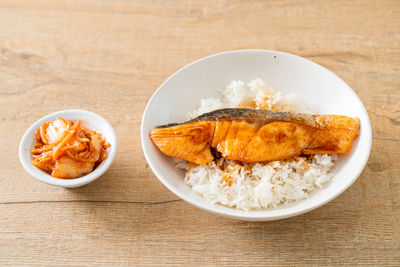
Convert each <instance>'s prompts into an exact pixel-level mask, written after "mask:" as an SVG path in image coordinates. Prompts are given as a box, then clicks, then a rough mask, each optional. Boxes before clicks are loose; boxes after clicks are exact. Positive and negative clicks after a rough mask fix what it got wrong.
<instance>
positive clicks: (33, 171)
mask: <svg viewBox="0 0 400 267" xmlns="http://www.w3.org/2000/svg"><path fill="white" fill-rule="evenodd" d="M57 117H61V118H63V119H66V120H72V121H76V120H81V121H82V126H84V127H86V128H88V129H91V130H97V131H98V132H99V133H101V134H103V136H104V137H105V138H106V140H107V142H108V143H110V145H111V146H110V147H109V148H108V149H107V154H108V157H107V159H106V160H105V161H103V162H102V163H101V164H100V165H99V166H97V168H96V169H95V170H94V171H92V172H91V173H89V174H88V175H85V176H82V177H80V178H75V179H57V178H53V177H51V176H50V175H49V174H47V173H45V172H43V171H42V170H40V169H38V168H36V167H35V166H33V165H32V164H31V161H32V160H33V157H32V155H31V150H32V149H33V146H34V145H35V143H36V138H35V131H36V129H37V128H39V127H40V126H41V125H42V123H43V122H50V121H54V120H55V119H57ZM116 152H117V137H116V135H115V132H114V129H113V128H112V127H111V125H110V123H108V121H106V120H105V119H104V118H103V117H101V116H100V115H98V114H96V113H93V112H90V111H86V110H79V109H69V110H61V111H57V112H54V113H51V114H49V115H47V116H44V117H43V118H41V119H40V120H38V121H36V122H35V123H34V124H32V126H31V127H29V129H28V130H27V131H26V132H25V134H24V136H23V137H22V139H21V143H20V144H19V159H20V161H21V163H22V166H24V168H25V170H26V171H27V172H28V173H29V174H30V175H31V176H32V177H33V178H35V179H37V180H39V181H41V182H44V183H46V184H50V185H56V186H60V187H66V188H73V187H79V186H83V185H85V184H87V183H90V182H92V181H94V180H96V179H97V178H99V177H100V176H101V175H103V173H104V172H105V171H106V170H107V169H108V168H109V167H110V165H111V163H112V161H113V160H114V157H115V153H116Z"/></svg>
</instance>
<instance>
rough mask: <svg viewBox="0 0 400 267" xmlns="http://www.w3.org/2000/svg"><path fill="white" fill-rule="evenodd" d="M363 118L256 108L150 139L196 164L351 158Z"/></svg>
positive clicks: (213, 116)
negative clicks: (302, 157)
mask: <svg viewBox="0 0 400 267" xmlns="http://www.w3.org/2000/svg"><path fill="white" fill-rule="evenodd" d="M359 128H360V122H359V120H358V118H350V117H346V116H340V115H307V114H299V113H289V112H276V111H270V110H253V109H235V108H227V109H219V110H215V111H213V112H210V113H206V114H203V115H201V116H199V117H197V118H195V119H193V120H189V121H187V122H184V123H173V124H168V125H163V126H158V127H156V128H155V129H154V130H153V131H152V132H151V133H150V138H151V140H152V141H153V143H154V144H155V145H156V146H157V147H158V148H159V149H160V150H161V151H162V152H163V153H164V154H166V155H168V156H171V157H176V158H181V159H184V160H187V161H190V162H193V163H196V164H205V163H208V162H211V161H212V160H213V159H214V156H213V154H212V153H211V148H214V149H215V150H216V151H218V152H220V153H221V154H222V156H223V157H225V158H227V159H231V160H238V161H242V162H261V161H271V160H282V159H288V158H292V157H295V156H299V155H302V154H325V153H346V152H349V151H350V150H351V147H352V143H353V140H354V139H355V138H356V137H357V136H358V134H359Z"/></svg>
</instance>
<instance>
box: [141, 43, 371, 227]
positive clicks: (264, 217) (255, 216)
mask: <svg viewBox="0 0 400 267" xmlns="http://www.w3.org/2000/svg"><path fill="white" fill-rule="evenodd" d="M248 52H252V53H269V54H270V53H274V55H282V56H288V57H294V58H295V59H297V60H300V61H303V62H305V63H307V64H312V65H315V66H317V67H319V68H321V69H322V70H324V71H327V72H328V73H330V74H331V75H333V76H334V77H335V78H337V79H339V80H340V81H341V82H342V83H343V85H344V87H345V88H346V89H347V90H348V91H349V92H350V93H351V94H353V96H354V97H355V99H356V100H357V101H358V102H359V104H360V105H361V107H362V113H364V115H366V116H365V117H366V118H367V121H366V122H367V123H366V125H363V127H366V134H367V135H366V137H365V138H366V139H367V142H368V149H367V151H368V153H366V154H364V156H363V157H364V158H363V160H362V164H361V165H360V168H359V169H358V171H357V173H356V175H354V176H353V177H352V178H351V179H349V181H348V182H347V184H345V186H343V187H341V188H340V190H337V191H336V192H335V193H334V194H332V195H331V196H330V197H328V198H326V199H324V200H323V201H321V202H317V203H315V204H312V205H310V206H309V207H307V208H303V209H299V210H294V211H290V212H286V213H285V214H280V213H278V214H268V212H270V211H273V209H265V210H257V211H256V212H252V211H248V212H247V214H246V215H241V214H237V213H235V211H231V210H229V209H228V210H226V211H220V210H217V209H216V208H214V206H212V205H215V204H209V203H207V204H208V205H207V204H204V203H202V202H197V201H195V200H193V199H192V198H190V197H186V196H185V195H184V194H181V193H180V192H179V190H175V188H174V187H173V186H172V184H170V183H169V182H168V180H167V179H164V178H163V175H162V173H160V172H159V171H158V170H157V169H156V168H153V162H152V161H151V159H150V157H149V155H148V153H147V148H146V145H145V142H144V138H145V136H146V135H147V133H144V122H145V119H146V116H147V115H148V112H149V111H148V108H149V106H150V104H151V102H152V101H153V100H154V98H155V97H156V96H157V95H158V94H159V93H160V91H161V90H162V88H163V87H164V85H165V84H166V83H168V82H169V81H170V80H171V79H172V78H174V77H175V76H176V75H178V74H179V73H180V72H182V71H184V70H186V69H188V68H190V67H191V66H192V65H194V64H197V63H199V62H202V61H205V60H208V59H210V58H213V57H218V56H223V55H227V54H237V53H248ZM140 128H141V142H142V149H143V153H144V155H145V158H146V161H147V163H148V164H149V166H150V168H151V170H152V171H153V173H154V174H155V175H156V177H157V178H158V180H160V181H161V183H162V184H163V185H164V186H165V187H167V188H168V190H169V191H171V192H172V193H173V194H175V195H176V196H177V197H179V198H180V199H182V200H184V201H186V202H187V203H189V204H191V205H193V206H195V207H197V208H200V209H202V210H205V211H208V212H211V213H214V214H217V215H220V216H224V217H229V218H233V219H238V220H248V221H272V220H280V219H285V218H289V217H293V216H297V215H301V214H304V213H307V212H309V211H312V210H315V209H317V208H319V207H321V206H323V205H325V204H327V203H328V202H330V201H332V200H333V199H335V198H336V197H338V196H339V195H341V194H342V193H343V192H344V191H345V190H346V189H348V188H349V187H350V186H351V185H352V184H353V183H354V182H355V181H356V180H357V179H358V177H359V176H360V175H361V173H362V171H363V170H364V168H365V165H366V164H367V162H368V159H369V155H370V153H371V147H372V127H371V122H370V119H369V116H368V112H367V111H366V108H365V106H364V104H363V103H362V101H361V99H360V98H359V96H358V95H357V94H356V93H355V92H354V91H353V89H352V88H351V87H350V86H349V85H348V84H347V83H346V82H345V81H344V80H343V79H341V78H340V77H339V76H338V75H337V74H335V73H334V72H332V71H330V70H328V69H327V68H325V67H324V66H322V65H320V64H318V63H316V62H313V61H311V60H309V59H306V58H304V57H301V56H297V55H293V54H290V53H287V52H282V51H276V50H267V49H239V50H229V51H223V52H219V53H215V54H211V55H208V56H205V57H202V58H199V59H197V60H195V61H193V62H191V63H189V64H187V65H185V66H183V67H182V68H180V69H178V70H177V71H175V72H174V73H173V74H171V75H170V76H169V77H168V78H167V79H166V80H165V81H164V82H163V83H162V84H161V85H160V86H159V87H158V88H157V90H156V91H155V92H154V93H153V94H152V96H151V97H150V99H149V100H148V102H147V104H146V107H145V109H144V112H143V115H142V121H141V127H140ZM353 156H354V155H353ZM361 156H362V155H361Z"/></svg>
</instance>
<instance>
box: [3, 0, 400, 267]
mask: <svg viewBox="0 0 400 267" xmlns="http://www.w3.org/2000/svg"><path fill="white" fill-rule="evenodd" d="M399 14H400V3H399V1H343V0H339V1H313V0H301V1H222V0H221V1H215V0H204V1H167V0H165V1H163V0H154V1H126V0H108V1H107V0H104V1H94V0H93V1H90V0H82V1H50V0H37V1H16V0H2V1H0V123H1V124H0V126H1V130H0V146H1V149H0V158H1V161H0V265H3V266H4V265H15V266H22V265H37V266H45V265H62V266H63V265H65V266H71V265H74V266H89V265H104V266H128V265H136V266H140V265H156V266H159V265H168V264H169V265H179V264H182V265H185V266H188V265H194V266H245V265H250V266H258V265H269V266H282V265H285V266H287V265H302V266H305V265H310V266H332V265H340V266H357V265H359V266H364V265H371V266H377V265H385V266H390V265H393V266H398V265H399V264H400V163H399V162H400V152H399V151H400V86H399V85H400V76H399V70H400V68H399V67H400V35H399V32H400V26H399V25H400V16H399ZM243 48H263V49H274V50H281V51H287V52H290V53H294V54H297V55H300V56H303V57H306V58H309V59H311V60H313V61H315V62H317V63H319V64H321V65H323V66H325V67H327V68H328V69H330V70H332V71H333V72H335V73H336V74H338V75H339V76H340V77H342V78H343V79H344V80H345V81H346V82H347V83H348V84H349V85H350V86H351V87H352V88H353V89H354V90H355V91H356V92H357V94H358V95H359V96H360V98H361V99H362V101H363V102H364V104H365V106H366V108H367V109H368V112H369V115H370V119H371V122H372V126H373V136H374V140H373V146H372V152H371V156H370V159H369V162H368V165H367V167H366V168H365V170H364V172H363V173H362V175H361V176H360V178H359V179H358V180H357V182H356V183H355V184H354V185H353V186H351V187H350V188H349V189H348V190H347V191H346V192H344V193H343V194H342V195H341V196H339V197H338V198H337V199H335V200H334V201H332V202H330V203H329V204H327V205H325V206H323V207H321V208H319V209H317V210H315V211H312V212H310V213H307V214H304V215H301V216H297V217H294V218H291V219H286V220H282V221H276V222H258V223H257V222H241V221H235V220H230V219H225V218H221V217H218V216H215V215H212V214H209V213H206V212H204V211H201V210H199V209H197V208H194V207H192V206H191V205H189V204H187V203H185V202H183V201H182V200H179V199H177V197H176V196H174V195H173V194H172V193H170V192H169V191H168V190H167V189H166V188H164V187H163V186H162V185H161V183H160V182H159V181H158V180H157V178H156V177H155V176H154V175H153V173H152V172H151V170H150V169H149V167H148V165H147V164H146V161H145V159H144V156H143V154H142V149H141V145H140V134H139V128H140V120H141V115H142V112H143V109H144V107H145V104H146V102H147V100H148V99H149V97H150V96H151V94H152V93H153V92H154V91H155V89H156V88H157V87H158V86H159V85H160V84H161V83H162V82H163V81H164V80H165V79H166V78H167V77H168V76H169V75H170V74H172V73H173V72H174V71H176V70H177V69H179V68H180V67H182V66H184V65H185V64H187V63H189V62H191V61H193V60H195V59H198V58H200V57H203V56H206V55H209V54H213V53H216V52H220V51H225V50H232V49H243ZM66 108H82V109H88V110H92V111H94V112H96V113H99V114H101V115H102V116H104V117H105V118H106V119H107V120H108V121H110V122H111V124H112V125H113V126H114V128H115V130H116V133H117V136H118V140H119V148H118V153H117V155H116V158H115V161H114V163H113V165H112V166H111V168H110V170H109V171H108V172H107V173H106V174H105V175H104V176H103V177H102V178H100V179H98V180H96V181H95V182H93V183H91V184H89V185H87V186H85V187H82V188H79V189H73V190H65V189H60V188H56V187H51V186H48V185H45V184H42V183H40V182H38V181H36V180H34V179H32V178H31V177H30V176H29V175H28V174H27V173H26V172H25V171H24V170H23V168H22V166H21V165H20V163H19V160H18V144H19V141H20V138H21V137H22V135H23V133H24V131H25V130H26V129H27V127H29V126H30V125H31V124H32V123H33V122H34V121H35V120H37V119H38V118H40V117H42V116H44V115H46V114H48V113H51V112H54V111H56V110H60V109H66Z"/></svg>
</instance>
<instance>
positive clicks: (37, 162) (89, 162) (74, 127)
mask: <svg viewBox="0 0 400 267" xmlns="http://www.w3.org/2000/svg"><path fill="white" fill-rule="evenodd" d="M35 136H36V144H35V147H34V149H33V150H32V151H31V153H32V155H33V157H34V160H33V161H32V164H33V165H34V166H36V167H37V168H39V169H41V170H43V171H45V172H47V173H48V174H50V175H51V176H53V177H55V178H66V179H68V178H78V177H81V176H84V175H86V174H88V173H90V172H92V171H93V169H94V168H96V166H98V165H99V164H100V163H101V162H102V161H104V160H105V159H106V158H107V151H106V149H107V148H109V147H110V144H109V143H107V142H106V140H105V138H104V137H103V135H102V134H100V133H98V132H96V131H92V130H89V129H87V128H85V127H82V125H81V121H80V120H78V121H76V122H72V121H69V120H64V119H63V118H57V119H56V120H55V121H53V122H45V123H43V124H42V125H41V126H40V128H38V129H37V130H36V132H35Z"/></svg>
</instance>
